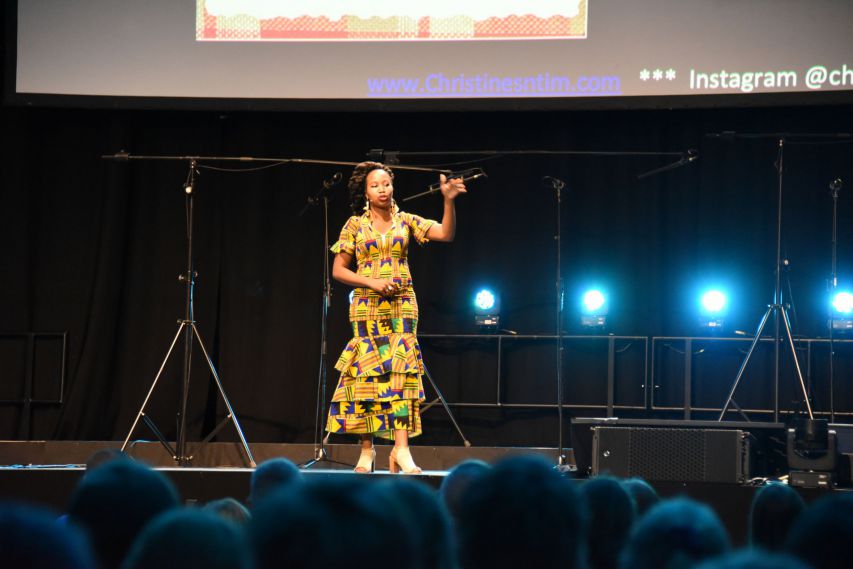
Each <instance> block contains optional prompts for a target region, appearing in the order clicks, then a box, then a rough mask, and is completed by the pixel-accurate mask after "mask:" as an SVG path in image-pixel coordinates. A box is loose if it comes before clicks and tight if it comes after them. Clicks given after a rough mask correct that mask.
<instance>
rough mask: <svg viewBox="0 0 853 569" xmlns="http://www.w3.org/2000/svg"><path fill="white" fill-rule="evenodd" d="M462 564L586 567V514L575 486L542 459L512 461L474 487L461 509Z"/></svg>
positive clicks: (519, 458) (467, 565)
mask: <svg viewBox="0 0 853 569" xmlns="http://www.w3.org/2000/svg"><path fill="white" fill-rule="evenodd" d="M457 522H458V524H457V525H458V528H457V529H458V538H459V557H460V564H461V565H462V567H465V568H466V569H473V568H478V567H489V568H490V569H492V568H501V567H512V568H516V567H537V568H543V569H544V568H548V567H561V568H571V567H580V566H582V564H583V562H584V560H585V557H586V550H585V543H586V535H585V527H586V526H585V524H586V514H585V511H584V507H583V502H582V500H581V499H580V497H579V495H578V491H577V489H576V488H575V487H574V485H573V483H572V482H571V481H570V480H568V479H566V478H565V477H563V476H562V475H561V474H560V473H558V472H557V471H556V470H555V469H554V468H553V465H552V464H550V463H548V462H547V461H545V460H544V459H542V458H539V457H533V456H525V457H517V458H510V459H507V460H504V461H502V462H500V463H498V464H496V465H495V466H494V468H493V469H492V470H491V471H489V472H487V473H485V474H483V475H482V476H481V477H480V478H478V479H477V483H476V484H472V485H471V486H470V488H469V490H468V493H467V494H466V496H465V497H464V498H463V499H462V502H461V503H460V508H459V516H458V518H457Z"/></svg>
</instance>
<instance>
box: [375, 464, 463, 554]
mask: <svg viewBox="0 0 853 569" xmlns="http://www.w3.org/2000/svg"><path fill="white" fill-rule="evenodd" d="M374 487H375V491H377V492H380V493H385V494H386V495H387V496H388V497H389V498H390V499H391V500H392V502H393V503H394V504H395V505H396V506H397V507H398V509H399V510H401V513H402V515H403V516H404V517H406V518H407V519H408V521H409V525H410V526H411V527H412V528H413V530H414V538H415V550H416V551H418V552H419V555H420V557H421V559H422V561H423V566H424V567H429V568H431V569H432V568H434V569H453V568H455V567H456V540H455V536H454V534H453V529H452V527H451V523H450V514H448V512H447V508H445V507H444V504H443V503H442V502H441V499H440V498H439V497H438V494H437V492H436V491H435V490H433V489H432V488H429V487H428V486H426V485H425V484H424V483H422V482H416V481H414V480H411V479H407V478H401V477H396V478H390V479H387V480H383V481H382V482H380V483H378V484H374Z"/></svg>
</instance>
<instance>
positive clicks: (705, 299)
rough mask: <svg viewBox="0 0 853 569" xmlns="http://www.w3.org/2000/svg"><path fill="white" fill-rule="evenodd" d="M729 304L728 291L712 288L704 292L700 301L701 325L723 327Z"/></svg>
mask: <svg viewBox="0 0 853 569" xmlns="http://www.w3.org/2000/svg"><path fill="white" fill-rule="evenodd" d="M728 304H729V299H728V297H727V296H726V293H724V292H723V291H721V290H719V289H710V290H707V291H705V292H704V293H702V297H701V298H700V301H699V305H700V309H699V313H700V317H699V325H700V326H702V327H703V328H711V329H712V330H720V329H722V327H723V318H724V317H725V316H726V312H727V311H728Z"/></svg>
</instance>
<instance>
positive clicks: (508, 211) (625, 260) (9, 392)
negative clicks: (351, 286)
mask: <svg viewBox="0 0 853 569" xmlns="http://www.w3.org/2000/svg"><path fill="white" fill-rule="evenodd" d="M851 111H853V109H851V108H850V107H796V108H758V109H705V110H656V111H585V112H524V113H522V112H505V113H272V112H229V113H216V112H188V111H187V112H178V111H162V110H160V111H157V110H149V111H127V110H112V109H102V110H81V109H61V108H42V109H33V108H14V107H3V109H2V117H3V128H2V138H3V142H4V147H5V148H7V149H9V150H8V151H7V153H6V154H5V155H4V159H3V168H2V172H3V173H2V176H3V190H2V202H0V228H2V229H0V232H1V233H0V247H2V250H3V252H2V255H0V259H2V260H0V268H2V271H0V273H2V287H0V314H2V325H0V332H27V331H67V332H68V338H69V353H68V356H69V357H68V365H67V370H68V371H67V380H66V386H65V387H66V393H65V397H66V399H65V402H64V404H63V405H61V406H56V405H45V406H37V407H36V408H34V410H33V413H34V415H33V423H32V431H31V433H29V434H30V436H31V437H32V438H58V439H81V440H92V439H120V438H123V437H124V435H125V434H126V433H127V429H128V428H129V426H130V423H131V421H132V419H133V417H134V416H135V414H136V412H137V410H138V407H139V405H140V404H141V402H142V399H143V397H144V395H145V393H146V391H147V389H148V388H149V386H150V384H151V381H152V380H153V377H154V374H155V373H156V371H157V368H158V367H159V365H160V363H161V361H162V360H163V357H164V355H165V351H166V349H167V348H168V345H169V343H170V342H171V340H172V337H173V335H174V334H175V332H176V331H177V320H178V319H179V318H181V317H182V315H183V306H184V288H183V286H182V285H181V284H180V283H179V282H178V281H177V276H178V274H179V273H181V271H182V270H183V267H184V264H185V260H184V258H185V209H184V205H185V197H184V193H183V189H182V184H183V182H184V180H185V178H186V175H187V164H185V163H180V162H130V163H116V162H110V161H105V160H102V159H101V158H100V156H101V155H102V154H110V153H114V152H117V151H119V150H126V151H129V152H132V153H134V154H149V155H217V156H265V157H303V158H319V159H332V160H348V161H358V160H361V159H363V158H364V157H365V155H366V153H367V151H368V150H369V149H371V148H384V149H389V150H400V151H429V150H434V151H439V150H445V151H448V150H473V149H496V150H526V149H547V150H601V151H632V150H642V151H680V150H685V149H688V148H694V149H697V150H698V153H699V156H700V158H699V160H698V161H697V162H695V163H693V164H690V165H688V166H685V167H682V168H679V169H675V170H671V171H668V172H664V173H661V174H658V175H656V176H652V177H650V178H647V179H643V180H637V178H636V176H637V174H639V173H641V172H644V171H647V170H650V169H652V168H655V167H658V166H662V165H664V164H666V162H667V160H666V159H650V158H628V157H585V156H577V157H555V156H523V157H521V156H508V157H502V158H496V159H492V160H488V161H485V162H482V163H479V164H477V165H479V166H481V167H483V168H484V169H485V170H486V171H487V173H488V175H489V178H488V179H487V180H485V181H478V182H474V183H472V184H471V185H470V191H469V194H468V195H466V196H463V197H462V198H461V199H460V200H459V202H458V219H459V227H458V233H457V238H456V241H455V242H454V243H452V244H449V245H447V244H429V245H427V246H426V247H425V248H423V249H420V248H417V249H416V250H414V251H412V260H411V262H412V266H413V272H414V279H415V283H416V290H417V292H418V298H419V303H420V305H421V324H420V331H421V332H423V333H427V332H432V333H439V332H440V333H463V332H464V333H467V332H474V331H475V327H474V324H473V319H472V317H471V312H470V301H471V296H472V293H473V291H474V289H475V287H476V286H478V285H480V284H491V285H493V286H494V287H496V288H498V289H499V290H500V291H501V294H502V297H503V308H504V312H503V316H502V319H503V323H502V324H503V325H504V326H505V327H507V328H511V329H513V330H517V331H519V332H522V333H541V332H545V333H547V332H550V331H552V330H553V329H554V326H555V322H554V294H553V291H554V279H555V259H554V256H555V246H554V240H553V232H554V225H555V211H556V210H555V208H556V206H555V201H554V195H553V193H552V192H551V191H550V190H548V189H546V188H544V187H542V184H541V178H542V176H544V175H550V176H555V177H558V178H561V179H563V180H565V181H566V182H567V189H566V190H565V193H564V195H563V206H562V218H561V219H562V226H563V239H564V242H563V268H564V270H563V278H564V279H565V285H566V291H567V308H566V312H567V321H566V323H567V326H568V328H569V331H575V332H576V331H577V328H576V326H575V325H574V322H575V314H574V313H573V311H574V296H575V294H576V293H577V292H578V290H579V287H581V286H582V285H583V284H584V283H587V282H592V281H596V282H601V283H605V285H606V286H607V287H608V288H609V291H610V293H611V304H612V314H611V325H610V330H611V331H613V332H614V333H617V334H636V335H643V336H652V335H690V334H693V333H695V332H696V330H695V327H694V321H695V319H694V310H695V301H694V298H693V294H694V293H695V292H696V289H695V287H697V286H698V285H699V284H701V282H702V280H703V279H705V278H709V279H710V278H712V277H716V276H718V275H719V276H720V277H719V278H722V280H724V281H725V282H727V283H729V285H730V286H731V292H732V297H733V298H732V302H733V307H732V315H731V317H730V319H729V322H728V327H729V328H730V329H732V330H746V331H748V333H749V334H751V333H752V332H753V331H754V327H755V325H756V323H757V321H758V318H759V316H760V315H761V313H762V312H763V311H764V309H765V306H766V304H767V303H768V302H770V301H771V300H772V290H773V270H774V263H775V239H776V234H775V225H776V189H777V178H776V172H775V169H774V162H775V160H776V157H777V141H776V140H775V139H773V138H768V139H761V140H755V141H742V140H734V141H730V140H721V139H718V138H710V137H707V136H706V134H707V133H713V132H720V131H737V132H741V133H746V132H753V133H755V132H850V131H853V124H851V118H853V112H851ZM851 158H853V145H851V144H850V143H849V141H842V142H840V143H838V144H830V145H816V144H799V143H797V144H795V143H793V142H792V143H791V144H789V145H787V148H786V151H785V166H786V172H785V179H784V194H785V203H784V212H785V213H784V226H783V234H784V242H783V246H784V253H785V256H786V257H787V258H789V259H790V260H791V266H790V269H789V276H790V290H791V291H792V292H793V300H794V302H795V311H794V313H795V315H796V321H795V326H796V330H795V332H796V333H798V334H802V335H806V336H816V335H825V334H826V330H825V319H826V294H825V290H826V278H827V277H828V275H829V272H830V235H831V233H830V232H831V225H830V221H831V217H830V214H831V205H832V202H831V199H830V195H829V190H828V183H829V182H830V180H832V179H834V178H837V177H840V178H843V179H845V180H847V181H849V180H853V176H851V174H853V172H851V170H853V166H851ZM462 159H464V158H461V159H460V158H454V159H447V160H446V161H445V162H444V163H447V162H451V161H458V160H462ZM430 163H438V160H437V159H436V160H432V161H430ZM335 171H337V170H336V169H334V168H329V167H321V166H310V165H285V166H280V167H276V168H271V169H267V170H262V171H258V172H253V173H230V172H220V171H213V170H208V169H205V170H202V173H201V176H200V177H199V179H198V182H197V191H196V202H195V207H196V211H195V232H194V237H195V253H196V267H197V270H198V271H199V273H200V277H199V287H198V289H197V295H196V318H197V320H198V323H199V328H200V331H201V334H202V337H203V338H204V340H205V343H206V345H207V348H208V349H209V350H210V352H211V355H212V356H213V358H214V360H215V362H216V364H217V366H218V369H219V371H220V374H221V376H222V378H223V381H224V383H225V388H226V390H227V391H228V394H229V396H230V398H231V400H232V403H233V404H234V406H235V409H236V410H237V412H238V414H239V417H240V420H241V422H242V423H243V426H244V429H245V431H246V434H247V437H248V438H249V440H250V441H258V442H260V441H282V442H308V441H311V440H312V439H313V437H312V432H313V427H314V410H315V395H316V389H317V370H318V359H319V348H320V346H319V339H320V314H321V289H322V263H323V254H324V253H323V251H322V248H323V247H322V245H323V236H322V228H323V226H322V215H321V211H320V210H319V209H318V208H313V209H310V210H309V211H307V212H306V213H305V214H304V215H302V216H299V215H298V213H299V211H300V210H301V209H302V207H303V205H304V204H305V202H306V198H307V196H309V195H311V194H313V193H315V192H316V191H317V189H318V188H319V187H320V184H321V182H322V180H324V179H326V178H328V176H329V175H330V174H332V173H333V172H335ZM343 172H344V175H345V178H346V177H347V176H348V175H349V171H347V170H346V169H344V170H343ZM434 181H435V180H434V179H433V178H432V177H431V176H429V175H425V174H416V173H408V172H402V171H400V172H398V173H397V179H396V185H395V186H396V193H397V197H398V198H401V197H405V196H406V195H411V194H413V193H416V192H419V191H422V190H424V189H425V187H426V186H427V185H429V184H431V183H433V182H434ZM847 189H848V188H845V189H844V190H842V193H841V198H840V201H839V205H840V209H839V274H840V275H842V276H844V275H848V278H849V275H850V272H851V270H853V267H851V259H853V257H851V256H853V229H851V227H850V224H849V220H850V219H853V198H850V195H849V193H848V192H847ZM406 206H407V207H406V209H408V210H409V211H413V212H415V213H418V214H421V215H425V216H429V217H436V216H438V215H440V211H441V205H440V199H438V198H437V197H435V196H432V197H429V198H423V199H420V200H417V201H413V202H410V204H406ZM348 215H349V208H348V204H347V199H346V195H345V189H344V187H343V185H342V186H340V187H339V188H338V189H337V190H336V194H335V197H334V199H333V201H332V204H331V210H330V220H331V227H330V236H331V239H332V240H334V238H335V235H336V234H337V232H338V231H339V229H340V227H341V225H342V224H343V222H344V221H345V219H346V217H347V216H348ZM347 293H348V290H347V289H346V287H343V286H342V285H336V286H335V287H334V296H333V303H332V309H331V313H330V321H329V325H330V334H329V352H330V355H329V366H330V373H329V392H330V391H331V389H332V388H333V387H334V383H335V380H336V373H335V372H334V370H333V369H331V365H332V364H333V363H334V360H335V358H336V356H337V354H338V350H340V349H341V348H342V347H343V345H344V343H345V342H346V340H347V337H348V330H347V321H346V294H347ZM179 348H180V345H179ZM196 352H198V350H196ZM17 354H19V351H16V350H14V349H12V348H8V347H3V348H2V349H0V356H2V357H3V358H4V359H5V360H6V361H7V362H9V361H12V360H15V358H17V357H18V355H17ZM536 354H538V352H535V353H534V355H531V356H529V357H530V358H531V361H529V362H524V361H522V362H521V363H520V364H519V366H518V367H519V372H518V373H516V377H507V378H506V380H505V381H506V382H508V383H509V382H512V385H513V389H516V390H518V391H520V392H524V391H525V390H528V395H529V396H530V398H529V400H542V401H546V402H547V401H553V395H552V390H553V389H554V388H553V386H552V378H550V377H544V378H543V377H533V376H535V375H537V374H539V375H541V373H546V375H547V372H540V371H537V366H536V364H537V361H534V360H535V359H536V358H538V357H539V356H538V355H536ZM427 357H429V351H427ZM438 357H439V355H436V358H438ZM441 357H442V358H445V359H446V357H447V354H446V353H444V354H442V355H441ZM454 357H458V358H462V357H463V355H462V354H459V355H458V356H454ZM548 357H550V356H548ZM171 361H172V362H173V363H174V365H170V366H169V367H168V368H167V379H166V380H164V383H163V385H161V386H160V387H159V388H158V391H157V394H156V397H155V398H154V400H153V402H152V406H151V408H150V409H151V414H152V416H154V417H155V419H156V420H157V421H158V423H159V424H160V426H161V428H163V429H164V431H166V432H167V434H171V435H173V434H174V415H175V412H176V410H177V402H178V391H179V387H178V381H177V379H178V376H179V375H180V353H178V354H175V356H173V358H172V360H171ZM427 363H429V361H428V362H427ZM4 365H5V366H6V371H7V373H2V371H0V375H2V377H3V379H2V384H3V394H4V398H7V399H9V398H14V397H16V396H17V395H19V394H20V389H21V387H20V383H21V379H20V374H19V373H13V371H14V370H17V369H18V368H16V367H15V365H17V364H12V363H7V364H4ZM456 369H457V370H463V371H465V370H467V371H466V372H465V373H464V374H463V373H461V372H460V374H459V375H458V376H453V377H437V378H436V379H438V380H439V383H440V384H442V385H443V387H444V389H445V390H446V395H447V396H448V398H449V399H451V400H456V399H458V398H459V397H461V396H463V395H465V396H466V398H468V399H470V397H467V396H470V395H471V393H472V389H473V390H474V392H476V391H477V390H478V389H480V390H481V391H482V392H484V393H485V392H491V390H492V389H493V388H492V387H491V385H490V383H489V382H491V381H492V380H491V379H489V378H486V377H481V376H479V375H478V373H477V372H476V369H473V368H471V366H469V367H465V366H457V368H456ZM525 369H528V370H529V371H528V372H527V373H525V371H524V370H525ZM847 369H849V368H847ZM194 372H195V373H194V379H193V385H192V391H191V394H190V413H189V417H190V424H191V431H190V433H191V437H197V436H198V435H199V434H200V433H201V432H202V431H203V430H204V429H205V428H209V427H210V426H212V425H213V424H215V422H216V421H217V417H221V411H222V409H221V407H222V405H221V403H220V402H219V401H218V399H217V397H216V393H215V391H214V389H213V387H212V384H211V383H210V381H209V374H208V373H207V370H206V369H205V366H204V365H203V361H202V360H200V359H198V358H196V360H195V361H194ZM463 375H464V376H463ZM721 381H723V382H725V383H727V382H728V381H730V378H729V377H728V376H726V377H725V378H724V379H722V380H721ZM472 386H473V387H472ZM36 387H37V388H38V387H39V386H36ZM45 389H47V390H50V389H52V388H50V387H49V386H47V387H45ZM534 391H536V392H534ZM554 392H555V391H554ZM430 414H432V415H430V416H428V417H426V421H427V423H426V433H427V434H426V435H425V437H424V442H433V443H437V444H450V443H455V442H458V441H456V440H455V439H454V438H453V435H452V432H451V431H450V430H449V427H448V425H447V421H446V418H445V417H444V416H443V412H440V411H430ZM458 417H459V418H460V419H461V420H462V422H463V426H465V427H466V428H467V429H469V430H470V431H472V432H473V433H474V434H473V435H472V434H471V433H470V432H469V433H468V434H469V438H471V439H472V440H474V441H475V442H476V443H477V444H554V443H555V442H556V433H555V431H554V430H553V425H554V413H553V412H552V411H535V410H534V411H522V410H518V411H515V412H512V411H509V410H477V409H460V410H458ZM20 418H21V417H20V407H19V406H14V405H6V406H3V407H0V436H2V437H3V438H15V437H16V436H20V432H19V430H18V425H19V424H20ZM136 438H151V436H150V434H149V433H147V432H144V427H141V429H140V431H138V432H137V434H136ZM221 438H222V439H225V440H233V433H232V432H231V431H230V429H226V430H225V431H223V433H222V435H221Z"/></svg>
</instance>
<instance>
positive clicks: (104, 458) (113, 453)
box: [86, 448, 130, 472]
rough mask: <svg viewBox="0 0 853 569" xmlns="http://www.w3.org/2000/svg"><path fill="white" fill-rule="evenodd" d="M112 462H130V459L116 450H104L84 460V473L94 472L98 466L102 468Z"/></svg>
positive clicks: (124, 453)
mask: <svg viewBox="0 0 853 569" xmlns="http://www.w3.org/2000/svg"><path fill="white" fill-rule="evenodd" d="M114 460H130V457H129V456H128V455H127V453H126V452H124V451H123V450H119V449H117V448H105V449H101V450H99V451H96V452H94V453H92V456H90V457H89V458H87V459H86V472H89V471H91V470H95V469H96V468H98V467H99V466H103V465H104V464H106V463H108V462H112V461H114Z"/></svg>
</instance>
